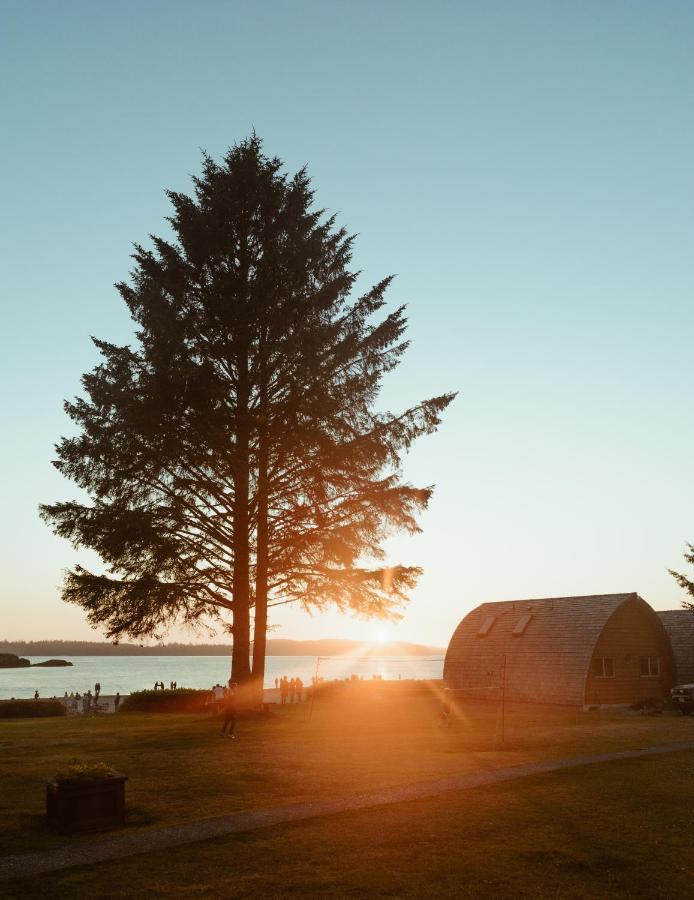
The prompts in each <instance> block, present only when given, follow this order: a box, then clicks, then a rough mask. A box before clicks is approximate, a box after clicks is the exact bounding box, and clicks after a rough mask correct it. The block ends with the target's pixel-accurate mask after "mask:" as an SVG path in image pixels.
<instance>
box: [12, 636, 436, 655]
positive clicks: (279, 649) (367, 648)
mask: <svg viewBox="0 0 694 900" xmlns="http://www.w3.org/2000/svg"><path fill="white" fill-rule="evenodd" d="M2 653H14V654H16V655H17V656H24V657H32V656H34V657H37V656H40V657H43V656H54V657H60V658H65V657H70V656H140V657H141V656H230V655H231V645H230V644H182V643H171V644H158V645H155V646H149V647H147V646H145V647H140V646H139V645H137V644H128V643H118V644H113V643H108V642H106V641H50V640H46V641H0V654H2ZM444 653H445V648H443V647H431V646H427V645H423V644H410V643H406V642H403V641H392V642H389V643H383V644H381V643H363V642H361V641H345V640H340V639H339V638H327V639H323V640H315V641H292V640H286V639H271V640H268V642H267V649H266V655H267V656H346V655H354V656H360V657H369V656H374V657H377V656H381V657H386V656H390V657H397V656H441V655H443V654H444Z"/></svg>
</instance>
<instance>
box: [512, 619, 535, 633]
mask: <svg viewBox="0 0 694 900" xmlns="http://www.w3.org/2000/svg"><path fill="white" fill-rule="evenodd" d="M532 617H533V614H532V613H528V614H527V615H525V616H521V618H520V619H519V620H518V622H517V623H516V627H515V628H514V629H513V631H512V632H511V634H513V635H515V636H516V637H520V635H521V634H524V632H525V629H526V628H527V627H528V625H529V624H530V620H531V619H532Z"/></svg>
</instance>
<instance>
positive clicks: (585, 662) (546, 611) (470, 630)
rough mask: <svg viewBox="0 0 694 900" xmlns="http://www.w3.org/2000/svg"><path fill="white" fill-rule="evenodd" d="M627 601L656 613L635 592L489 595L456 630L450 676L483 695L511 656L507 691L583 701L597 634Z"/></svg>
mask: <svg viewBox="0 0 694 900" xmlns="http://www.w3.org/2000/svg"><path fill="white" fill-rule="evenodd" d="M625 603H638V604H643V606H644V607H645V608H646V609H648V610H649V612H650V613H652V614H653V615H654V618H655V614H654V613H653V610H652V609H651V607H650V606H649V605H648V604H647V603H646V602H645V600H642V599H641V597H639V595H638V594H636V593H628V594H593V595H591V596H587V597H547V598H543V599H539V600H515V601H502V602H500V603H483V604H482V605H481V606H478V607H477V608H476V609H473V610H472V612H471V613H469V614H468V615H467V616H465V618H464V619H463V620H462V622H461V623H460V624H459V625H458V627H457V628H456V630H455V632H454V633H453V637H452V638H451V642H450V644H449V646H448V651H447V652H446V661H445V663H444V669H443V677H444V680H445V681H446V682H447V683H448V684H449V686H450V687H452V688H458V689H463V690H470V691H472V692H478V693H480V694H481V695H482V696H484V692H485V690H486V691H488V692H493V691H495V690H496V691H497V692H498V690H499V688H500V686H501V682H502V670H503V664H504V662H503V661H504V656H505V657H506V663H505V664H506V685H507V696H508V697H512V698H514V699H517V700H534V701H536V702H542V703H566V704H572V705H579V706H580V705H583V703H584V697H585V685H586V676H587V674H588V669H589V666H590V660H591V658H592V655H593V650H594V649H595V645H596V643H597V640H598V638H599V637H600V634H601V632H602V630H603V628H604V627H605V625H606V624H607V621H608V620H609V619H610V617H611V616H612V615H613V614H614V613H615V612H616V611H617V610H618V609H619V608H620V607H621V606H622V605H623V604H625ZM486 695H487V696H494V694H493V693H487V694H486Z"/></svg>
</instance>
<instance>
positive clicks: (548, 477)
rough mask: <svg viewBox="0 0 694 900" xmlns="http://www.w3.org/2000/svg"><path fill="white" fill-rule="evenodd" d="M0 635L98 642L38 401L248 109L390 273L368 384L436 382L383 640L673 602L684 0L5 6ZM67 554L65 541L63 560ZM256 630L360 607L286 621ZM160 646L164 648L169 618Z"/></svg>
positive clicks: (685, 254) (238, 132) (68, 373)
mask: <svg viewBox="0 0 694 900" xmlns="http://www.w3.org/2000/svg"><path fill="white" fill-rule="evenodd" d="M0 19H1V21H0V92H1V93H2V106H1V112H0V115H1V116H2V120H1V123H2V141H1V144H0V147H1V148H2V149H1V152H2V167H1V169H0V179H1V183H0V210H1V214H0V248H1V249H0V254H1V257H2V262H1V265H0V296H1V297H2V327H1V329H0V349H1V353H0V359H1V361H2V362H1V365H2V378H1V379H0V390H1V391H2V420H1V421H2V434H3V437H2V441H1V442H0V455H1V460H0V464H1V469H0V471H2V517H1V519H2V525H1V527H2V535H1V538H0V540H1V543H0V551H1V553H2V559H1V560H0V561H1V563H2V580H1V584H0V590H1V605H0V638H1V637H8V638H42V637H63V638H88V637H90V636H94V637H96V635H94V633H93V632H91V630H90V629H89V627H88V626H87V625H86V624H85V622H84V620H83V617H82V614H81V612H80V610H79V609H77V608H74V607H68V606H66V605H64V604H63V603H62V602H61V601H60V599H59V595H58V585H59V582H60V578H61V570H62V568H64V567H65V566H67V565H70V564H71V563H72V562H73V561H74V560H75V558H76V557H75V554H74V552H73V551H72V550H71V548H70V547H69V546H68V545H67V544H65V543H64V542H63V541H61V540H60V539H58V538H56V537H54V536H53V535H52V533H51V532H50V531H49V529H48V528H47V527H46V526H45V525H44V524H43V523H42V522H41V521H40V520H39V519H38V516H37V511H36V510H37V505H38V503H39V502H41V501H50V500H54V499H58V498H66V497H69V496H72V495H73V494H74V489H73V488H72V486H71V485H69V484H68V483H66V482H64V481H62V480H61V478H60V477H59V476H58V474H57V473H56V472H55V471H54V470H53V469H52V467H51V466H50V460H51V458H52V445H53V443H54V442H55V441H56V440H57V438H58V437H59V435H60V434H61V433H64V432H65V431H66V430H67V429H68V428H69V425H68V422H67V419H66V417H65V416H64V414H63V412H62V401H63V399H64V398H65V397H68V396H72V395H74V394H75V393H76V392H77V391H78V390H79V377H80V375H81V374H82V373H83V372H84V371H87V370H88V369H90V368H91V367H92V366H93V365H94V363H95V361H96V356H95V352H94V349H93V347H92V345H91V343H90V341H89V335H90V334H94V335H97V336H100V337H103V338H107V339H110V340H114V341H123V342H124V341H127V340H128V337H129V334H130V328H129V322H128V319H127V316H126V313H125V308H124V306H123V304H122V303H121V301H120V298H119V297H118V296H117V294H116V291H115V290H114V288H113V287H112V285H113V283H114V282H115V281H117V280H119V279H121V278H123V277H125V276H126V274H127V272H128V271H129V268H130V262H129V253H130V249H131V243H132V242H134V241H143V242H146V240H147V235H148V234H149V233H151V232H160V231H162V230H163V228H164V224H163V218H164V216H165V215H166V214H167V212H168V206H167V201H166V198H165V197H164V193H163V191H164V188H173V189H183V190H187V189H188V188H189V187H190V181H189V175H190V174H191V173H195V172H197V171H198V170H199V167H200V151H201V149H203V148H204V149H206V150H207V151H209V152H210V153H211V154H213V155H216V156H219V155H220V154H221V153H223V152H224V150H225V149H226V148H227V147H228V146H229V145H231V144H233V143H234V142H235V141H238V140H240V139H242V138H244V137H245V136H247V135H248V134H249V132H250V131H251V130H252V129H253V128H255V129H256V130H257V132H258V133H259V135H260V136H261V137H262V138H263V139H264V141H265V148H266V151H267V152H268V153H270V154H273V155H274V154H276V155H279V156H280V157H281V158H283V159H284V161H285V163H286V166H287V168H288V170H290V171H294V170H296V169H297V168H299V167H300V166H302V165H303V164H305V163H306V164H307V165H308V167H309V170H310V173H311V174H312V176H313V178H314V184H315V187H316V190H317V198H318V201H319V203H320V205H321V206H324V207H326V208H327V209H329V210H331V211H334V212H336V213H337V214H338V216H339V222H340V224H344V225H345V226H346V227H347V228H348V229H349V230H350V231H353V232H358V233H359V239H358V241H357V243H356V252H355V264H356V265H357V266H358V267H359V268H361V269H362V270H363V273H364V278H363V284H364V285H365V284H366V283H367V282H369V281H375V280H376V279H379V278H381V277H382V276H383V275H385V274H388V273H391V272H395V273H397V275H398V278H397V280H396V282H395V285H394V287H393V289H392V294H391V299H392V302H393V303H400V302H406V303H407V304H408V309H409V317H410V333H409V336H410V338H411V339H412V347H411V350H410V352H409V354H408V356H407V357H406V359H405V361H404V363H403V365H402V366H401V367H400V369H399V370H398V371H397V372H396V373H395V374H394V375H393V376H391V377H390V380H389V382H388V384H387V386H386V389H385V392H384V403H387V404H388V406H389V407H391V408H397V407H403V406H404V405H406V404H409V403H412V402H414V401H416V400H418V399H421V398H423V397H425V396H431V395H433V394H436V393H440V392H443V391H445V390H449V389H459V390H460V395H459V397H458V399H457V401H456V402H455V404H454V406H453V407H452V408H451V409H450V410H449V412H448V414H447V416H446V420H445V422H444V424H443V426H442V428H441V429H440V431H439V433H438V434H437V435H436V436H435V437H431V438H428V439H424V440H423V441H422V442H421V444H420V445H419V446H418V447H417V448H416V450H415V451H414V452H413V453H412V455H411V457H410V458H409V461H408V464H407V468H406V475H407V477H408V478H410V479H411V480H412V481H414V482H415V483H418V484H431V483H434V484H436V486H437V489H436V494H435V496H434V500H433V503H432V505H431V508H430V510H429V512H428V513H427V514H426V515H425V516H424V517H423V520H422V525H423V529H424V530H423V533H422V534H421V535H420V536H418V537H417V538H415V539H411V540H407V541H404V540H398V541H396V542H394V543H393V545H392V548H391V549H392V555H393V561H394V562H406V563H416V564H420V565H422V566H424V568H425V576H424V578H423V579H422V581H421V583H420V586H419V587H418V589H417V591H416V593H415V595H414V598H413V601H412V604H411V606H410V608H409V610H408V611H407V613H406V615H405V617H404V619H403V620H402V621H401V622H400V623H399V624H398V625H397V626H395V627H393V628H392V630H391V634H392V636H393V637H394V638H398V639H402V640H413V641H422V642H436V643H445V642H447V640H448V638H449V636H450V633H451V631H452V629H453V628H454V626H455V625H456V624H457V622H458V621H459V620H460V618H461V617H462V616H463V615H464V614H465V613H466V612H467V611H468V610H469V609H470V608H472V607H473V606H475V605H477V604H478V603H480V602H482V601H486V600H494V599H506V598H521V597H541V596H552V595H568V594H579V593H602V592H613V591H614V592H617V591H638V592H639V593H640V594H641V595H642V596H643V597H644V598H645V599H646V600H648V601H649V602H651V603H652V604H653V605H654V606H655V607H656V608H672V607H676V606H678V605H679V603H680V600H681V591H680V590H679V588H678V587H677V585H676V584H675V583H674V581H673V580H672V579H671V578H670V576H669V575H668V574H667V571H666V569H667V567H668V566H670V567H675V568H677V567H678V566H680V564H681V565H682V566H684V565H685V564H684V563H683V562H682V560H681V554H682V552H683V550H684V544H685V541H686V540H689V541H692V542H694V469H693V467H692V451H693V449H694V416H693V415H692V401H693V399H694V365H693V354H692V340H693V337H694V304H693V303H692V298H693V296H694V215H693V213H694V175H693V172H694V166H693V165H692V160H693V159H694V107H693V106H692V97H693V96H694V54H693V53H692V47H693V46H694V5H692V4H691V3H689V2H684V0H683V2H675V0H671V2H668V0H661V2H658V3H654V2H639V0H628V2H620V0H610V2H605V0H598V2H590V0H582V2H580V3H563V2H556V0H551V2H550V0H547V2H531V0H527V2H517V0H509V2H505V3H502V2H493V0H492V2H490V0H485V2H478V3H466V2H461V0H456V2H441V0H428V2H426V3H425V2H404V0H399V2H395V0H378V2H373V0H368V2H362V0H350V2H349V3H337V2H333V3H330V2H324V0H316V2H301V0H295V2H265V3H245V2H211V0H198V2H195V3H193V2H185V3H183V2H174V0H145V2H142V0H138V2H127V0H119V2H118V3H92V2H69V0H62V2H60V3H53V2H38V0H36V2H32V3H25V2H13V0H2V2H1V3H0ZM83 558H84V557H83ZM274 621H275V624H276V625H278V626H279V627H278V629H277V631H276V632H275V635H276V636H281V637H293V638H302V637H321V636H335V637H337V636H345V637H357V638H362V637H365V638H368V637H371V636H372V635H373V634H374V631H375V628H374V626H373V625H364V624H362V623H360V622H358V621H355V620H352V619H344V618H340V617H339V616H336V615H322V616H314V617H312V618H309V617H307V616H306V615H305V614H303V613H301V612H298V611H291V610H284V611H282V612H281V614H280V615H278V616H277V617H276V618H275V620H274ZM178 636H180V635H178Z"/></svg>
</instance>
